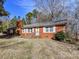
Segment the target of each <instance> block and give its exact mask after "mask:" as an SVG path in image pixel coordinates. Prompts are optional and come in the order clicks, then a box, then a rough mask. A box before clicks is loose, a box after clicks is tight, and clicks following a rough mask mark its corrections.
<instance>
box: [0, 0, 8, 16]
mask: <svg viewBox="0 0 79 59" xmlns="http://www.w3.org/2000/svg"><path fill="white" fill-rule="evenodd" d="M4 2H5V0H0V16H8V15H9V13H8V12H7V11H5V9H4V7H3V4H4Z"/></svg>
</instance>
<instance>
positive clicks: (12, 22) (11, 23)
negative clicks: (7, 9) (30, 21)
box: [10, 16, 17, 27]
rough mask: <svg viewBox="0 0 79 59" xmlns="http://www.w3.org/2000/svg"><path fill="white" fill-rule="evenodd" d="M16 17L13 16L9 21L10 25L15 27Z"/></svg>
mask: <svg viewBox="0 0 79 59" xmlns="http://www.w3.org/2000/svg"><path fill="white" fill-rule="evenodd" d="M16 22H17V17H16V16H14V17H13V18H12V20H11V21H10V27H16Z"/></svg>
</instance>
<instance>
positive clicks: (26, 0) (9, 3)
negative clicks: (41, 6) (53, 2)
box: [4, 0, 35, 18]
mask: <svg viewBox="0 0 79 59" xmlns="http://www.w3.org/2000/svg"><path fill="white" fill-rule="evenodd" d="M4 8H5V10H6V11H8V12H9V13H10V17H11V18H12V17H14V16H21V17H24V16H25V14H27V13H28V12H30V11H32V10H33V9H34V8H35V7H34V1H33V0H6V2H5V4H4Z"/></svg>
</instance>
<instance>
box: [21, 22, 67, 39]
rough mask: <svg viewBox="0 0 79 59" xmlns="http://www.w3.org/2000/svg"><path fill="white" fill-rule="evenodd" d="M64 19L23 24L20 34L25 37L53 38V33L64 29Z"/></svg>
mask: <svg viewBox="0 0 79 59" xmlns="http://www.w3.org/2000/svg"><path fill="white" fill-rule="evenodd" d="M65 28H66V21H54V22H43V23H34V24H28V25H25V26H24V27H22V28H21V29H20V35H21V36H22V37H26V38H36V37H39V38H49V39H51V38H54V37H55V33H57V32H60V31H65Z"/></svg>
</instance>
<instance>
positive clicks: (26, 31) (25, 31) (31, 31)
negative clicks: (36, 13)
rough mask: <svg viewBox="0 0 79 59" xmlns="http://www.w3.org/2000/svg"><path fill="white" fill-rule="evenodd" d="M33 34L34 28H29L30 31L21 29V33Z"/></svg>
mask: <svg viewBox="0 0 79 59" xmlns="http://www.w3.org/2000/svg"><path fill="white" fill-rule="evenodd" d="M33 32H34V28H30V29H27V28H25V29H22V33H33Z"/></svg>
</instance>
